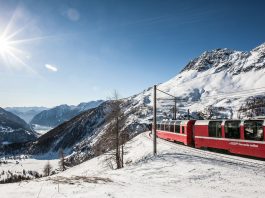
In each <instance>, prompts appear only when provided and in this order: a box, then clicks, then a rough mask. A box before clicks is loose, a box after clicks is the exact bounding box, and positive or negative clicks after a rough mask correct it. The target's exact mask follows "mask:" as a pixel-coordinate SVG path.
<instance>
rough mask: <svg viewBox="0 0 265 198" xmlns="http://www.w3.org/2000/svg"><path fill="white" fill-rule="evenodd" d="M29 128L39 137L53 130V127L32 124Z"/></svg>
mask: <svg viewBox="0 0 265 198" xmlns="http://www.w3.org/2000/svg"><path fill="white" fill-rule="evenodd" d="M31 126H32V129H33V130H34V131H36V132H37V133H38V134H39V135H43V134H45V133H47V132H48V131H50V130H52V129H53V127H49V126H42V125H38V124H32V125H31Z"/></svg>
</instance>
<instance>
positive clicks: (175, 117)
mask: <svg viewBox="0 0 265 198" xmlns="http://www.w3.org/2000/svg"><path fill="white" fill-rule="evenodd" d="M174 103H175V105H174V120H176V119H177V99H176V98H175V100H174Z"/></svg>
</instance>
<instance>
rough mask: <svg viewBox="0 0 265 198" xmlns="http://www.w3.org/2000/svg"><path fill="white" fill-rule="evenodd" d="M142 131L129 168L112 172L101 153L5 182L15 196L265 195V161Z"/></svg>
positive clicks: (9, 197)
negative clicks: (154, 137)
mask: <svg viewBox="0 0 265 198" xmlns="http://www.w3.org/2000/svg"><path fill="white" fill-rule="evenodd" d="M152 145H153V144H152V140H150V139H149V138H148V133H142V134H140V135H138V136H137V137H136V138H134V139H133V140H132V141H130V142H129V143H127V145H126V148H127V151H128V152H127V153H126V155H125V162H126V165H125V168H123V169H120V170H111V169H110V168H109V167H108V166H106V164H105V163H104V162H103V161H104V159H105V157H106V156H104V155H103V156H99V157H97V158H94V159H92V160H89V161H86V162H84V163H82V164H80V165H77V166H75V167H72V168H69V169H68V170H66V171H64V172H62V173H59V174H57V175H53V176H50V177H44V178H41V179H35V180H31V181H24V182H23V181H22V182H19V183H13V184H4V185H0V193H1V197H3V198H13V197H21V198H24V197H27V198H31V197H40V198H41V197H72V198H75V197H100V198H103V197H106V198H109V197H116V198H124V197H131V198H134V197H135V198H136V197H146V198H161V197H165V198H171V197H240V198H244V197H246V198H247V197H257V198H258V197H264V193H265V189H264V188H263V186H264V184H265V174H264V171H262V169H263V167H264V165H265V163H264V162H262V161H257V160H251V159H244V160H242V159H241V158H239V157H232V156H226V155H222V154H213V153H211V152H207V151H198V150H197V149H192V148H187V147H185V146H182V145H176V144H174V143H168V142H166V143H165V142H164V141H161V140H158V155H157V156H156V157H153V156H152Z"/></svg>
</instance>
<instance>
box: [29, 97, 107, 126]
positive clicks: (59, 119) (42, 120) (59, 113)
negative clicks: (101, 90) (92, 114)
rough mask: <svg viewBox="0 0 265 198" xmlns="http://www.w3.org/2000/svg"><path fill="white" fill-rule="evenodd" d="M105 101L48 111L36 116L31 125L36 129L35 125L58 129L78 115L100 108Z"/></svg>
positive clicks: (62, 106)
mask: <svg viewBox="0 0 265 198" xmlns="http://www.w3.org/2000/svg"><path fill="white" fill-rule="evenodd" d="M102 102H103V100H97V101H91V102H87V103H85V102H83V103H80V104H79V105H77V106H73V105H71V106H69V105H66V104H65V105H60V106H57V107H54V108H51V109H48V110H44V111H41V112H40V113H38V114H37V115H35V116H34V117H33V118H32V120H31V121H30V124H31V125H32V126H33V127H34V126H35V125H40V126H47V127H52V128H53V127H56V126H58V125H60V124H62V123H64V122H66V121H68V120H70V119H72V118H73V117H75V116H77V115H78V114H80V113H82V112H84V111H87V110H89V109H92V108H95V107H98V106H99V105H100V104H101V103H102Z"/></svg>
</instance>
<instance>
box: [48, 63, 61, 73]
mask: <svg viewBox="0 0 265 198" xmlns="http://www.w3.org/2000/svg"><path fill="white" fill-rule="evenodd" d="M45 67H46V69H48V70H49V71H52V72H57V71H58V68H57V66H55V65H50V64H45Z"/></svg>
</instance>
